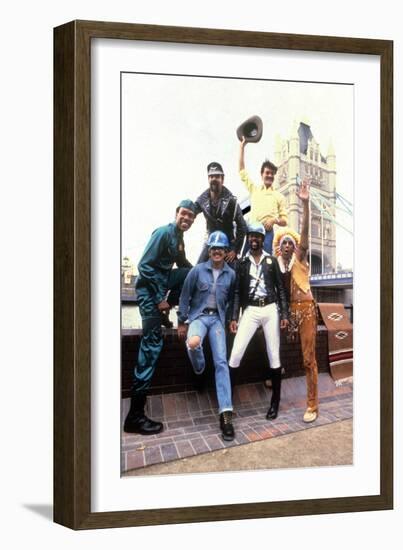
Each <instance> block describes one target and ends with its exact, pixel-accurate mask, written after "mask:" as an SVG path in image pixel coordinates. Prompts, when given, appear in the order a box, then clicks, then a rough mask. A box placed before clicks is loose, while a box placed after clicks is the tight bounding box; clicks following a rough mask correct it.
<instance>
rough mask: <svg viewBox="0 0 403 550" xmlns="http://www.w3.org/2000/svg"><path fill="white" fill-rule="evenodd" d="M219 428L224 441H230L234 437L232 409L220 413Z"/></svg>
mask: <svg viewBox="0 0 403 550" xmlns="http://www.w3.org/2000/svg"><path fill="white" fill-rule="evenodd" d="M220 428H221V434H222V438H223V439H224V440H225V441H232V440H233V439H234V437H235V432H234V426H233V425H232V411H224V412H222V413H221V414H220Z"/></svg>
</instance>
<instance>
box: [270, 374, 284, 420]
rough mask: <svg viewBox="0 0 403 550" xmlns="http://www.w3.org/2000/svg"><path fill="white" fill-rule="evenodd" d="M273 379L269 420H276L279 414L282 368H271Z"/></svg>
mask: <svg viewBox="0 0 403 550" xmlns="http://www.w3.org/2000/svg"><path fill="white" fill-rule="evenodd" d="M270 373H271V381H272V384H273V390H272V391H273V393H272V395H271V402H270V408H269V410H268V411H267V414H266V418H267V420H274V419H275V418H277V415H278V408H279V406H280V394H281V368H280V369H270Z"/></svg>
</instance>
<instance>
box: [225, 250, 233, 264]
mask: <svg viewBox="0 0 403 550" xmlns="http://www.w3.org/2000/svg"><path fill="white" fill-rule="evenodd" d="M235 259H236V254H235V252H234V251H233V250H231V251H230V252H228V253H227V254H226V255H225V260H226V261H227V262H230V263H232V262H233V261H234V260H235Z"/></svg>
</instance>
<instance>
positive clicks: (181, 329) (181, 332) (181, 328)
mask: <svg viewBox="0 0 403 550" xmlns="http://www.w3.org/2000/svg"><path fill="white" fill-rule="evenodd" d="M188 328H189V326H188V325H185V324H180V325H178V340H185V339H186V336H187V333H188Z"/></svg>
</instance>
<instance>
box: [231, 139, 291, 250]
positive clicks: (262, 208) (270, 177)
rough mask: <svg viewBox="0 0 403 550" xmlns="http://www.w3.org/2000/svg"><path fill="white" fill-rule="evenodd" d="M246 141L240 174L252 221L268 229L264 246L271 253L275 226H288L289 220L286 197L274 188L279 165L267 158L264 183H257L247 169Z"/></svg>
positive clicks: (263, 175)
mask: <svg viewBox="0 0 403 550" xmlns="http://www.w3.org/2000/svg"><path fill="white" fill-rule="evenodd" d="M246 143H247V141H246V140H245V137H244V138H243V139H242V141H241V145H240V151H239V175H240V176H241V180H242V181H243V183H244V185H245V187H246V189H247V190H248V192H249V199H250V223H255V222H258V223H261V224H263V226H264V228H265V230H266V235H265V239H264V243H263V248H264V250H265V251H266V252H268V253H269V254H271V253H272V246H273V236H274V231H273V226H274V225H280V226H286V225H287V222H288V218H287V208H286V204H285V198H284V195H282V193H280V192H279V191H276V190H275V189H273V181H274V176H275V174H276V172H277V167H276V166H275V165H274V164H273V163H272V162H270V161H269V160H265V161H264V162H263V164H262V167H261V169H260V174H261V176H262V183H261V184H260V185H256V184H255V183H254V182H253V181H252V180H251V179H250V177H249V175H248V173H247V171H246V170H245V145H246Z"/></svg>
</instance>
